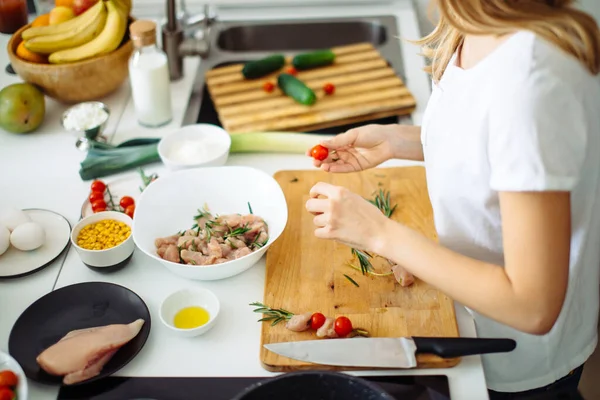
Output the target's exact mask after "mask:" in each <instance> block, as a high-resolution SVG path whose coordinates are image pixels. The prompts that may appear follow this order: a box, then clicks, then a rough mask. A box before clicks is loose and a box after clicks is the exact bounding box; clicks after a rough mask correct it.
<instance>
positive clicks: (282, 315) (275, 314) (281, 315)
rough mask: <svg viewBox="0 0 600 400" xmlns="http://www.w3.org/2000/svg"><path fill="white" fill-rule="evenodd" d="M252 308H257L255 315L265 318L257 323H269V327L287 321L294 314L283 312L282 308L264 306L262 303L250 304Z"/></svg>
mask: <svg viewBox="0 0 600 400" xmlns="http://www.w3.org/2000/svg"><path fill="white" fill-rule="evenodd" d="M250 305H251V306H253V307H258V308H256V309H255V310H254V312H255V313H261V314H264V315H265V316H264V317H263V318H261V319H259V320H258V322H263V321H271V326H275V325H277V324H278V323H280V322H281V321H289V320H290V318H292V317H293V316H294V313H292V312H290V311H287V310H284V309H283V308H271V307H269V306H266V305H264V304H263V303H259V302H254V303H250Z"/></svg>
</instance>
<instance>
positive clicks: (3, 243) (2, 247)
mask: <svg viewBox="0 0 600 400" xmlns="http://www.w3.org/2000/svg"><path fill="white" fill-rule="evenodd" d="M9 246H10V231H9V230H8V228H7V227H5V226H3V225H0V256H1V255H2V254H4V253H6V250H8V247H9Z"/></svg>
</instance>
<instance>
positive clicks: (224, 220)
mask: <svg viewBox="0 0 600 400" xmlns="http://www.w3.org/2000/svg"><path fill="white" fill-rule="evenodd" d="M217 223H218V224H223V225H227V226H228V227H230V228H235V227H236V226H238V225H242V216H241V215H240V214H228V215H221V216H219V218H217Z"/></svg>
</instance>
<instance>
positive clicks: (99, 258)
mask: <svg viewBox="0 0 600 400" xmlns="http://www.w3.org/2000/svg"><path fill="white" fill-rule="evenodd" d="M106 219H112V220H116V221H119V222H124V223H126V224H127V225H129V227H131V226H132V222H133V221H132V219H131V218H130V217H129V216H128V215H127V214H124V213H121V212H117V211H102V212H99V213H96V214H93V215H90V216H89V217H85V218H83V219H82V220H81V221H79V223H78V224H77V225H75V227H74V228H73V231H72V232H71V243H72V244H73V247H75V250H77V253H78V254H79V257H80V258H81V261H83V263H84V264H85V265H87V266H88V267H90V268H92V269H95V270H101V271H105V272H109V271H114V270H117V269H120V268H122V267H123V266H125V265H126V264H127V263H128V262H129V260H130V259H131V256H132V255H133V251H134V250H135V243H134V241H133V234H131V235H129V237H128V238H127V239H125V241H124V242H123V243H121V244H119V245H118V246H115V247H112V248H110V249H106V250H87V249H84V248H82V247H79V246H78V245H77V236H79V232H80V231H81V229H83V228H84V227H85V226H87V225H89V224H93V223H95V222H99V221H102V220H106Z"/></svg>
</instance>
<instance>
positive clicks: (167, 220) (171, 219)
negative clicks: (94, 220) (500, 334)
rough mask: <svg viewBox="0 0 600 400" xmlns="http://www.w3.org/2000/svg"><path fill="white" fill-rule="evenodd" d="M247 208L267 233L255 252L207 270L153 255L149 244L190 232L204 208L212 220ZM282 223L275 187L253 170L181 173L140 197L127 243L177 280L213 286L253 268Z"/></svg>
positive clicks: (280, 196)
mask: <svg viewBox="0 0 600 400" xmlns="http://www.w3.org/2000/svg"><path fill="white" fill-rule="evenodd" d="M248 203H250V205H251V206H252V210H253V212H254V214H256V215H258V216H260V217H262V218H263V219H264V220H265V222H266V223H267V224H268V227H269V228H268V234H269V240H268V241H267V244H266V245H265V246H263V247H262V248H260V249H259V250H257V251H254V252H253V253H250V254H248V255H246V256H244V257H241V258H238V259H236V260H232V261H228V262H225V263H222V264H217V265H207V266H191V265H184V264H178V263H174V262H170V261H166V260H163V259H162V258H160V257H159V256H158V255H157V254H156V247H155V245H154V242H155V240H156V239H157V238H162V237H167V236H171V235H174V234H176V233H177V232H180V231H181V230H183V229H189V228H191V227H192V225H193V224H194V220H193V217H194V215H196V214H197V211H198V209H201V208H203V207H204V205H205V204H206V205H207V206H208V208H209V210H210V211H211V212H212V213H214V214H233V213H240V214H248ZM287 218H288V210H287V203H286V200H285V196H284V194H283V191H282V190H281V187H280V186H279V184H278V183H277V181H276V180H275V179H273V177H271V176H270V175H268V174H266V173H264V172H262V171H260V170H258V169H254V168H249V167H237V166H236V167H233V166H231V167H230V166H227V167H208V168H196V169H186V170H182V171H177V172H173V173H172V174H169V175H165V176H161V177H160V178H158V179H157V180H156V181H154V182H153V183H152V185H150V186H148V188H147V189H145V190H144V191H143V192H142V194H141V196H140V198H139V199H138V201H137V205H136V209H135V218H134V220H133V240H134V241H135V244H136V245H137V246H138V248H139V249H140V250H142V251H143V252H144V253H146V254H147V255H149V256H150V257H152V258H154V259H155V260H157V261H159V262H161V263H162V264H163V265H164V266H165V267H167V268H168V269H169V270H170V271H171V272H173V273H175V274H177V275H179V276H182V277H184V278H188V279H194V280H217V279H224V278H229V277H231V276H234V275H237V274H240V273H242V272H244V271H246V270H247V269H249V268H250V267H252V266H253V265H254V264H256V262H257V261H258V260H260V258H261V257H262V256H263V254H265V252H266V251H267V249H268V248H269V247H270V246H271V244H273V242H274V241H275V240H277V238H279V236H280V235H281V233H282V232H283V230H284V228H285V225H286V223H287Z"/></svg>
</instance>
